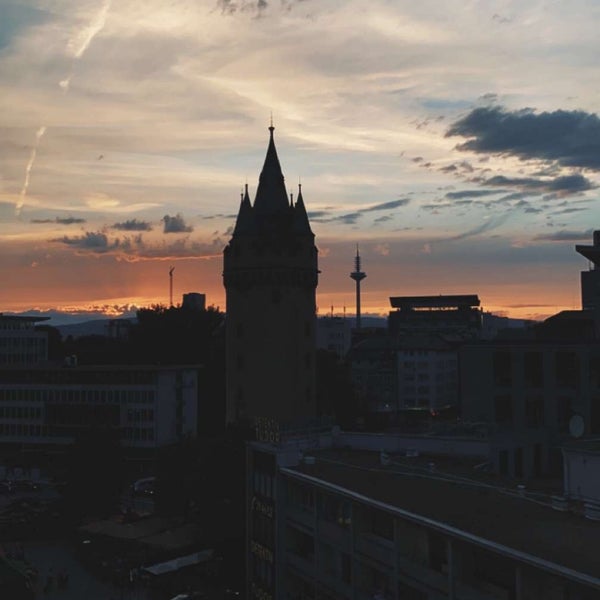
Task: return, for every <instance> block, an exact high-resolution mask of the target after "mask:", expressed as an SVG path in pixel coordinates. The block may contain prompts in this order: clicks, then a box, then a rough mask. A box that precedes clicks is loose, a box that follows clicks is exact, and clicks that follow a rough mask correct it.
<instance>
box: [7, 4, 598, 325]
mask: <svg viewBox="0 0 600 600" xmlns="http://www.w3.org/2000/svg"><path fill="white" fill-rule="evenodd" d="M0 11H1V12H2V14H3V15H6V18H4V19H3V22H2V23H0V89H1V91H2V94H1V95H0V107H1V109H2V115H3V119H2V131H3V134H4V135H3V138H4V139H3V150H2V153H0V211H1V212H2V217H3V218H2V225H1V226H0V244H1V249H2V253H3V261H2V265H1V266H0V269H1V275H2V277H3V279H4V280H5V281H9V282H10V285H7V286H4V288H3V291H2V293H1V295H0V310H2V311H5V312H7V311H20V310H27V309H30V308H38V309H50V308H60V309H63V310H64V309H67V310H68V309H71V308H73V309H88V308H90V307H92V308H93V307H95V308H96V309H97V310H99V311H100V312H112V313H114V314H119V312H120V311H121V310H122V309H124V308H125V307H129V306H131V305H137V306H144V305H148V304H152V303H157V302H161V303H164V304H167V303H168V298H169V277H168V272H169V268H170V267H172V266H173V265H174V266H175V267H176V271H175V279H174V290H175V298H177V299H179V298H181V294H183V293H185V292H189V291H199V292H203V293H206V294H207V300H208V303H209V304H214V305H218V306H220V307H221V308H223V309H224V308H225V304H224V297H225V292H224V288H223V286H222V281H221V272H222V250H223V248H224V247H225V245H226V244H227V242H228V240H229V237H230V234H231V230H232V227H233V225H234V223H235V215H236V214H237V210H238V207H239V194H240V190H241V189H242V188H243V186H244V184H245V183H246V182H247V183H248V185H249V188H250V195H251V198H253V197H254V193H255V190H256V185H257V182H258V174H259V172H260V168H261V166H262V162H263V160H264V153H265V150H266V145H267V141H268V133H267V126H268V124H269V116H270V114H271V113H272V114H273V118H274V124H275V126H276V131H275V136H276V143H277V148H278V152H279V157H280V160H281V164H282V169H283V172H284V175H285V176H286V186H287V188H288V190H289V191H290V193H293V194H294V196H295V195H296V194H297V187H298V181H299V180H300V179H301V180H302V183H303V195H304V200H305V203H306V206H307V210H308V213H309V218H310V220H311V225H312V228H313V230H314V232H315V234H316V244H317V247H318V248H319V251H320V252H319V268H320V270H321V271H322V274H321V277H320V283H319V288H318V289H317V303H318V306H319V309H320V310H319V312H320V314H326V313H328V312H329V311H330V310H331V307H332V306H333V308H334V311H335V312H336V313H338V314H341V313H342V312H343V309H344V307H345V308H346V313H347V314H350V315H351V314H353V312H354V284H353V282H352V281H351V279H350V278H349V273H350V271H351V270H352V260H353V256H354V253H355V248H356V243H358V244H360V250H361V256H362V258H363V266H364V270H365V271H366V272H367V273H368V279H367V280H366V282H365V285H364V287H363V289H362V304H363V311H364V313H365V314H369V313H370V314H373V313H379V314H381V313H386V312H387V311H388V310H389V303H388V298H389V296H395V295H418V294H453V293H476V294H478V295H479V296H480V298H481V299H482V305H483V308H484V309H485V310H492V311H494V312H498V313H503V314H508V315H510V316H515V317H523V318H540V317H543V316H547V315H550V314H552V313H554V312H556V311H557V310H560V309H563V308H578V307H579V306H580V296H579V271H580V270H583V269H586V268H587V263H586V261H585V260H583V259H582V258H581V257H580V256H578V255H577V254H576V252H575V249H574V246H575V244H576V243H591V237H592V230H593V229H594V228H595V227H596V223H595V220H594V219H595V217H596V215H597V209H596V208H595V204H594V202H595V200H596V199H597V186H598V182H599V181H600V177H599V171H600V142H599V141H598V140H599V139H600V136H599V134H600V119H599V118H598V116H597V113H598V112H599V111H600V107H599V104H600V101H599V100H598V98H597V94H596V93H595V87H596V86H595V83H596V80H597V67H596V64H595V60H596V57H597V54H598V51H599V50H600V40H598V38H597V34H596V23H597V22H598V17H599V16H600V8H598V7H595V6H594V5H593V3H589V2H585V1H583V0H578V1H576V2H574V3H570V4H569V6H568V7H567V6H561V5H559V4H558V3H555V2H512V1H505V2H500V1H498V2H493V3H479V2H475V3H469V4H465V3H462V2H447V3H444V4H443V6H439V5H438V3H435V2H432V1H425V2H422V3H419V5H418V6H417V5H414V3H408V2H394V3H391V2H386V1H384V0H378V1H375V2H368V3H367V2H365V1H359V0H356V1H350V2H343V3H342V2H338V1H336V0H330V1H325V2H319V3H317V2H313V1H311V0H304V1H296V2H294V1H287V0H286V1H285V2H281V3H280V2H277V3H276V2H274V1H271V2H266V1H265V0H259V1H258V2H250V1H244V0H241V1H238V2H233V1H231V0H220V1H218V2H216V1H215V2H213V1H211V2H201V3H197V2H191V1H175V2H172V3H169V4H168V5H165V4H164V3H162V2H158V1H156V2H149V3H148V2H145V3H144V4H143V5H142V4H141V3H140V2H138V1H137V0H131V1H123V2H119V3H118V4H117V3H114V2H111V1H110V0H105V1H104V2H100V3H92V2H77V3H75V2H71V1H69V0H56V1H54V2H44V3H42V2H37V1H36V0H31V1H30V2H18V3H16V2H15V3H13V2H7V1H5V0H0Z"/></svg>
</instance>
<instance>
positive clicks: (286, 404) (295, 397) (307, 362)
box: [223, 126, 318, 423]
mask: <svg viewBox="0 0 600 600" xmlns="http://www.w3.org/2000/svg"><path fill="white" fill-rule="evenodd" d="M273 130H274V127H273V126H271V127H269V131H270V139H269V146H268V149H267V155H266V158H265V162H264V166H263V169H262V172H261V174H260V179H259V184H258V188H257V190H256V197H255V199H254V204H251V202H250V196H249V194H248V186H247V185H246V189H245V193H244V194H243V195H242V200H241V205H240V209H239V213H238V216H237V220H236V224H235V229H234V232H233V236H232V238H231V240H230V242H229V244H228V245H227V247H226V248H225V251H224V269H223V283H224V285H225V291H226V299H227V310H226V312H227V318H226V380H227V383H226V385H227V392H226V404H227V409H226V421H227V422H228V423H233V422H243V421H249V420H252V419H254V418H256V417H264V418H268V419H274V420H276V421H278V422H285V421H294V420H298V419H301V418H304V417H311V416H313V415H314V413H315V330H316V300H315V290H316V287H317V280H318V268H317V248H316V247H315V243H314V237H315V236H314V234H313V232H312V230H311V228H310V224H309V221H308V216H307V213H306V208H305V206H304V200H303V198H302V189H301V188H300V186H299V191H298V197H297V199H296V202H294V201H293V198H292V197H290V198H288V195H287V192H286V189H285V184H284V178H283V174H282V171H281V166H280V164H279V159H278V157H277V151H276V149H275V142H274V140H273Z"/></svg>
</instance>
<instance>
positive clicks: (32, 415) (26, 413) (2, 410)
mask: <svg viewBox="0 0 600 600" xmlns="http://www.w3.org/2000/svg"><path fill="white" fill-rule="evenodd" d="M41 418H42V409H41V408H39V407H34V406H0V419H28V420H30V419H41Z"/></svg>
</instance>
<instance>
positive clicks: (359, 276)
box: [350, 244, 367, 330]
mask: <svg viewBox="0 0 600 600" xmlns="http://www.w3.org/2000/svg"><path fill="white" fill-rule="evenodd" d="M366 276H367V274H366V273H365V272H364V271H361V270H360V252H359V251H358V244H356V256H355V257H354V271H352V273H350V278H351V279H354V281H355V282H356V329H357V330H360V327H361V322H360V282H361V281H362V280H363V279H364V278H365V277H366Z"/></svg>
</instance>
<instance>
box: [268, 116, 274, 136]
mask: <svg viewBox="0 0 600 600" xmlns="http://www.w3.org/2000/svg"><path fill="white" fill-rule="evenodd" d="M274 129H275V127H273V111H271V121H270V125H269V131H270V132H271V138H272V137H273V130H274Z"/></svg>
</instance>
